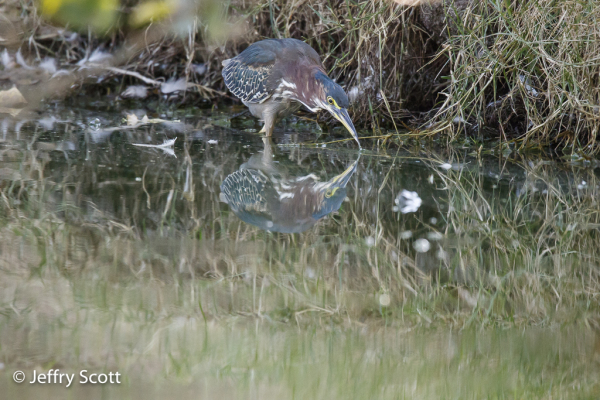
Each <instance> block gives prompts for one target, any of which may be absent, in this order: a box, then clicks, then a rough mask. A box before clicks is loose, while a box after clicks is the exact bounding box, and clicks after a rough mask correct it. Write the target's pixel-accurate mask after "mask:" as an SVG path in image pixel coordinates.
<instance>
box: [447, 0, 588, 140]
mask: <svg viewBox="0 0 600 400" xmlns="http://www.w3.org/2000/svg"><path fill="white" fill-rule="evenodd" d="M455 3H458V2H455V1H451V2H447V6H448V10H452V7H453V6H454V5H455ZM447 16H448V22H449V24H450V25H451V26H452V27H453V29H452V32H450V34H449V36H448V40H447V42H446V43H445V45H444V46H443V49H442V50H441V53H440V54H441V55H443V57H447V59H448V61H449V64H450V73H449V76H448V79H449V83H448V85H447V87H446V88H445V90H443V92H442V93H441V94H442V95H443V96H444V98H443V99H442V104H441V107H440V108H439V110H437V114H436V118H437V120H438V121H441V120H443V121H444V122H445V127H446V128H447V131H449V132H450V133H451V134H452V135H453V136H454V137H455V136H456V135H457V134H459V132H463V131H464V130H463V129H466V130H467V131H472V132H480V131H481V128H482V127H483V126H485V125H487V126H492V127H493V128H496V129H497V130H498V133H499V135H500V136H501V137H502V138H504V139H506V138H515V137H516V138H518V139H517V140H518V142H519V143H521V145H522V146H531V145H544V144H547V143H549V142H553V143H555V144H559V145H560V147H562V148H563V150H564V151H566V152H571V151H584V152H595V151H597V150H598V143H597V140H596V136H597V134H598V126H599V125H598V119H599V117H600V86H599V83H600V82H599V75H598V74H599V72H600V58H599V57H598V54H599V53H600V28H599V27H598V23H597V21H598V20H599V19H600V4H598V3H597V2H590V1H584V0H569V1H561V2H557V1H533V0H528V1H497V0H487V1H484V2H471V3H470V5H469V6H468V7H467V8H466V9H464V10H463V11H462V12H459V13H448V14H447ZM574 149H576V150H574Z"/></svg>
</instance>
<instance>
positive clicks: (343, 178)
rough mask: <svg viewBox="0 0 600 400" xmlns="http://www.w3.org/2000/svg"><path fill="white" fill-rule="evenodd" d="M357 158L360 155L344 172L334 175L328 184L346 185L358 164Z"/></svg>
mask: <svg viewBox="0 0 600 400" xmlns="http://www.w3.org/2000/svg"><path fill="white" fill-rule="evenodd" d="M358 160H360V156H359V157H358V158H357V159H356V161H354V162H353V163H352V165H350V166H349V167H348V168H346V170H345V171H344V172H342V173H341V174H339V175H338V176H336V177H334V178H333V179H332V180H331V181H329V183H330V186H335V187H346V185H347V184H348V181H349V180H350V178H351V177H352V175H353V174H354V172H355V171H356V167H357V166H358Z"/></svg>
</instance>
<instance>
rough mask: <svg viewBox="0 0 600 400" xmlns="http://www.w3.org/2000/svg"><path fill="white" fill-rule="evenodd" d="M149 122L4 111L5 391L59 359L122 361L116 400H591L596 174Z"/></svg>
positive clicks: (219, 120)
mask: <svg viewBox="0 0 600 400" xmlns="http://www.w3.org/2000/svg"><path fill="white" fill-rule="evenodd" d="M138 114H139V115H138V120H137V121H136V120H134V119H130V124H129V125H128V124H126V123H125V122H123V121H122V118H123V117H124V116H125V115H121V114H117V113H116V112H110V113H107V112H100V111H90V110H85V109H56V110H53V112H52V113H51V114H42V115H37V114H32V115H26V116H25V117H20V118H11V117H7V118H3V119H2V120H1V121H0V129H1V132H0V133H1V134H2V137H1V140H2V142H1V143H0V363H3V364H2V365H4V368H5V369H6V372H7V373H3V372H0V382H2V386H3V387H7V388H8V389H7V390H8V391H9V393H10V395H14V396H20V398H28V397H31V398H37V397H40V396H41V395H43V394H45V393H46V392H45V391H47V390H50V389H48V387H45V386H35V385H28V386H27V385H24V386H18V385H16V384H14V383H13V382H11V381H10V376H11V375H12V371H13V370H16V369H22V370H24V371H26V372H28V373H30V372H31V371H32V370H33V369H34V368H37V369H38V370H41V369H44V368H46V369H48V368H51V367H55V368H56V367H60V368H61V370H64V371H77V370H78V369H83V368H87V369H90V370H92V369H96V370H98V371H103V370H106V371H109V370H119V371H120V372H121V373H122V374H124V375H125V376H126V377H127V384H126V385H125V386H124V387H119V388H115V387H112V388H106V390H110V393H111V398H112V397H115V396H116V397H119V396H122V397H126V396H127V394H126V393H129V392H127V390H129V391H131V393H133V392H135V393H144V394H148V396H150V397H151V396H155V397H156V398H158V396H161V393H162V394H164V393H181V396H182V397H183V398H197V396H198V392H201V393H204V395H205V397H215V396H217V395H225V396H226V397H227V396H229V397H232V396H238V397H244V398H246V397H253V398H289V397H293V396H296V397H298V398H315V399H317V398H323V399H325V398H327V399H329V398H344V399H348V398H357V399H359V398H374V397H378V398H390V399H395V398H398V393H405V396H406V397H410V398H441V397H444V396H447V397H452V398H471V397H476V398H481V397H498V398H504V397H511V398H514V397H520V398H535V397H568V396H569V395H572V394H573V393H574V392H575V393H578V394H580V395H581V396H583V397H585V396H592V397H594V396H593V394H594V393H597V390H598V387H599V386H598V385H599V383H598V382H599V380H598V376H600V375H599V374H598V363H597V359H598V352H599V351H600V346H599V345H598V343H600V342H598V341H597V335H596V331H597V329H598V328H600V312H599V309H600V306H599V304H598V301H597V299H598V297H599V295H600V283H599V282H600V235H599V234H598V228H599V227H600V212H598V211H599V206H598V201H597V199H598V198H600V187H599V183H600V180H599V179H598V169H597V164H595V163H593V162H591V163H588V162H583V163H580V164H579V163H564V162H554V161H545V160H540V159H538V158H534V157H531V158H528V157H526V156H523V155H520V154H512V155H510V156H508V157H506V156H505V157H502V156H494V155H488V156H481V155H479V154H478V153H477V152H476V151H473V149H449V148H434V147H427V146H425V145H424V144H423V143H419V142H415V143H412V144H411V145H410V146H408V147H407V148H406V149H404V150H401V151H394V152H393V153H388V152H386V151H385V150H381V149H380V150H371V151H369V150H366V151H363V152H362V153H360V155H359V153H358V151H356V150H355V149H354V148H353V147H350V146H349V147H348V148H344V147H332V146H327V147H322V146H319V147H315V146H298V145H297V143H298V142H305V141H311V140H314V135H312V134H310V133H309V134H307V135H305V134H304V133H303V131H302V129H296V128H294V129H289V130H288V131H284V132H279V133H278V134H276V135H275V138H274V142H265V141H263V140H262V138H260V137H259V136H257V135H255V134H250V133H246V132H243V131H240V130H237V129H232V128H231V127H230V126H229V124H228V119H227V114H226V113H224V114H219V113H217V112H215V113H210V114H201V113H199V114H197V115H192V116H190V117H187V118H186V117H183V118H181V120H179V121H176V120H172V121H158V120H150V121H145V120H142V119H141V116H142V115H143V114H140V113H139V112H138ZM140 120H141V121H140ZM238 123H239V122H238ZM173 140H175V141H174V142H173ZM140 145H142V146H140ZM285 232H296V233H285ZM540 338H543V340H541V339H540ZM492 360H493V361H492ZM315 365H318V366H319V368H315ZM48 366H50V367H48ZM147 382H153V383H154V385H155V386H152V385H147V384H146V383H147ZM574 388H576V389H574ZM192 389H193V390H192ZM52 390H54V391H56V392H55V393H56V397H60V396H61V395H62V394H64V393H63V392H62V391H60V390H59V389H58V388H57V387H53V388H52ZM100 390H101V389H100V388H94V387H91V386H90V387H85V386H78V387H77V388H75V389H73V393H84V392H85V393H87V395H91V396H92V397H93V398H100V397H102V396H103V394H102V393H103V392H101V391H100ZM53 393H54V392H53ZM113 394H114V396H113ZM248 394H250V395H248Z"/></svg>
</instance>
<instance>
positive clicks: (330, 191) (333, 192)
mask: <svg viewBox="0 0 600 400" xmlns="http://www.w3.org/2000/svg"><path fill="white" fill-rule="evenodd" d="M338 189H339V188H333V189H327V191H326V192H325V198H327V199H328V198H330V197H331V196H333V195H334V194H335V192H337V190H338Z"/></svg>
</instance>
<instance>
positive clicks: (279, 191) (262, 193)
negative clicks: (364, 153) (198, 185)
mask: <svg viewBox="0 0 600 400" xmlns="http://www.w3.org/2000/svg"><path fill="white" fill-rule="evenodd" d="M264 140H265V141H267V140H269V139H268V138H265V139H264ZM359 159H360V156H359ZM357 165H358V159H357V160H356V161H354V162H353V163H352V164H351V165H350V166H349V167H348V168H347V169H346V170H345V171H344V172H342V173H341V174H340V175H337V176H335V177H334V178H333V179H331V180H330V181H327V182H321V181H319V179H318V178H317V177H316V176H315V175H314V174H308V175H305V176H290V175H289V174H287V173H286V171H284V169H283V168H281V167H280V166H279V164H278V163H274V162H273V161H272V150H271V147H270V145H269V144H268V143H265V151H264V152H263V153H262V155H260V154H255V155H253V156H252V157H250V159H249V160H248V161H247V162H246V163H244V164H242V166H241V167H240V169H239V170H238V171H235V172H234V173H232V174H230V175H228V176H227V177H226V178H225V179H224V180H223V183H222V184H221V195H220V198H221V200H222V201H224V202H225V203H227V204H229V207H230V208H231V210H232V211H233V212H234V214H235V215H237V216H238V217H239V218H240V219H241V220H242V221H244V222H246V223H248V224H251V225H254V226H257V227H259V228H261V229H263V230H267V231H272V232H282V233H296V232H304V231H305V230H307V229H308V228H310V227H312V226H313V225H314V224H316V223H317V221H318V220H320V219H321V218H323V217H324V216H326V215H327V214H329V213H331V212H333V211H336V210H338V209H339V208H340V206H341V205H342V202H343V201H344V199H345V198H346V184H347V183H348V181H349V180H350V177H351V176H352V174H354V172H355V171H356V166H357Z"/></svg>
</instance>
